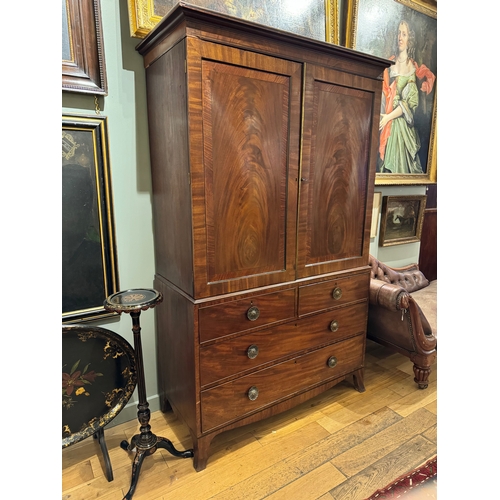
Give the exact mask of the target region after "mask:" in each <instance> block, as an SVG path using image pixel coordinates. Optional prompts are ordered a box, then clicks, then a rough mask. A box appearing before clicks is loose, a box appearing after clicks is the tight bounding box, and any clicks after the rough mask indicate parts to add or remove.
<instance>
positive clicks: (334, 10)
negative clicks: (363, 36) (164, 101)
mask: <svg viewBox="0 0 500 500" xmlns="http://www.w3.org/2000/svg"><path fill="white" fill-rule="evenodd" d="M189 3H190V4H191V5H194V6H197V7H203V8H205V9H209V10H213V11H215V12H220V13H222V14H227V15H230V16H233V17H237V18H239V19H244V20H246V21H252V22H255V23H258V24H263V25H265V26H269V27H271V28H277V29H280V30H283V31H288V32H290V33H295V34H297V35H302V36H305V37H308V38H314V39H316V40H322V41H327V42H332V43H339V26H338V19H339V8H338V5H339V4H338V0H326V1H325V0H309V1H304V2H298V1H297V0H271V1H269V0H268V1H265V0H240V1H238V2H235V1H232V0H190V1H189ZM176 4H177V0H128V7H129V17H130V31H131V35H132V36H135V37H138V38H143V37H145V36H146V35H147V34H148V33H149V31H151V29H153V27H154V26H155V25H156V24H158V22H159V21H160V20H161V19H162V18H163V17H164V16H165V15H166V14H168V12H169V11H170V10H171V9H172V8H173V7H174V6H175V5H176Z"/></svg>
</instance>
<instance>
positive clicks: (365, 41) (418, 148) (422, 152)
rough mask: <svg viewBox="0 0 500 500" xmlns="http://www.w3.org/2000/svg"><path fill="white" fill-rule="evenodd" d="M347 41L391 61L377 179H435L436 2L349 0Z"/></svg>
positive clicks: (400, 181)
mask: <svg viewBox="0 0 500 500" xmlns="http://www.w3.org/2000/svg"><path fill="white" fill-rule="evenodd" d="M346 45H347V47H349V48H354V49H356V50H359V51H361V52H367V53H369V54H372V55H376V56H380V57H384V58H387V59H391V60H392V61H393V63H394V64H393V66H392V67H391V68H389V69H387V70H385V72H384V82H383V99H382V109H381V121H380V143H379V155H378V161H377V174H376V178H375V183H376V184H380V185H390V184H400V185H403V184H431V183H435V182H436V181H437V132H436V126H437V81H436V79H437V3H436V1H435V0H348V1H347V17H346Z"/></svg>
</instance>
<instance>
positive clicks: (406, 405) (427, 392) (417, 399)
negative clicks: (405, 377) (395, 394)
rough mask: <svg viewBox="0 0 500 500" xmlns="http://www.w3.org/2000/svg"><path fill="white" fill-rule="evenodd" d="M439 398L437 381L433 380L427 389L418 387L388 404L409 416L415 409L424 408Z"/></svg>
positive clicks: (401, 413)
mask: <svg viewBox="0 0 500 500" xmlns="http://www.w3.org/2000/svg"><path fill="white" fill-rule="evenodd" d="M436 399H437V382H431V383H430V384H429V386H428V387H427V389H423V390H422V389H418V390H416V391H414V392H411V393H410V394H408V395H406V396H404V397H402V398H400V399H397V400H395V401H394V402H392V403H390V404H389V405H388V406H389V408H391V409H392V410H394V411H395V412H397V413H399V414H400V415H401V416H402V417H407V416H408V415H410V414H411V413H413V412H414V411H416V410H418V409H419V408H422V407H424V406H426V405H428V404H430V403H432V402H434V401H436Z"/></svg>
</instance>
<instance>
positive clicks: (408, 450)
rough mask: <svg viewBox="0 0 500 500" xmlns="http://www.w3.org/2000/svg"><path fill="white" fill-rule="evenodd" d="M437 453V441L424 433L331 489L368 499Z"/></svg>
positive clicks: (359, 499) (335, 493)
mask: <svg viewBox="0 0 500 500" xmlns="http://www.w3.org/2000/svg"><path fill="white" fill-rule="evenodd" d="M435 453H436V445H435V444H434V443H432V442H430V441H428V440H427V439H425V438H424V437H423V436H415V437H414V438H413V439H411V440H410V441H408V442H407V443H405V444H404V445H402V446H400V447H398V448H397V449H395V450H394V451H393V452H391V453H389V454H388V455H385V456H384V457H383V458H381V459H380V460H378V461H377V462H374V463H373V464H371V465H369V466H368V467H367V468H365V469H363V470H362V471H360V472H359V473H358V474H356V475H354V476H352V477H350V478H348V479H346V481H344V482H343V483H341V484H340V485H338V486H337V487H335V488H333V489H332V490H330V494H331V495H332V497H333V498H336V499H337V498H338V499H344V498H346V499H347V498H348V499H349V500H364V499H366V498H368V497H369V496H370V495H371V494H372V493H374V492H375V491H376V490H378V489H380V488H383V487H385V486H386V485H387V484H389V483H390V482H391V481H393V480H394V479H396V478H397V477H399V476H401V475H403V474H405V473H407V472H409V471H411V470H413V469H414V468H415V467H417V466H418V465H420V464H421V463H422V462H424V461H425V460H426V459H428V458H430V457H432V456H433V455H435Z"/></svg>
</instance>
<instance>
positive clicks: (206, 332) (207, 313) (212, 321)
mask: <svg viewBox="0 0 500 500" xmlns="http://www.w3.org/2000/svg"><path fill="white" fill-rule="evenodd" d="M295 293H296V291H295V289H289V290H283V291H280V292H275V293H268V294H264V295H258V296H253V297H249V298H245V299H240V300H233V301H231V302H225V303H222V304H217V305H215V306H210V307H206V308H203V309H200V312H199V322H200V327H199V331H200V342H206V341H209V340H213V339H216V338H219V337H223V336H225V335H229V334H230V333H237V332H243V331H246V330H251V329H255V328H259V327H262V326H265V325H271V324H272V323H276V322H277V321H281V320H286V319H289V318H293V317H295Z"/></svg>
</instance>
